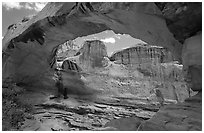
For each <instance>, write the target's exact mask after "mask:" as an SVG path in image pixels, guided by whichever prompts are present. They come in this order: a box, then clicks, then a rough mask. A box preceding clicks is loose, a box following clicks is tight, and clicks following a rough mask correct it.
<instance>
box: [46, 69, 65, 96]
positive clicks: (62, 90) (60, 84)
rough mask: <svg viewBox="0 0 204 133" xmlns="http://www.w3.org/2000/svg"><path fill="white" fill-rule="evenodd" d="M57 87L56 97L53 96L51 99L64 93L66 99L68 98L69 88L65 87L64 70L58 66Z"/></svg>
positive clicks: (56, 72) (56, 74) (56, 71)
mask: <svg viewBox="0 0 204 133" xmlns="http://www.w3.org/2000/svg"><path fill="white" fill-rule="evenodd" d="M54 76H55V79H56V80H55V87H56V88H57V95H56V96H54V97H51V98H50V99H54V98H58V97H60V95H61V94H63V96H64V99H67V98H68V97H67V89H66V88H64V85H63V78H62V72H61V70H60V69H58V68H56V69H55V74H54Z"/></svg>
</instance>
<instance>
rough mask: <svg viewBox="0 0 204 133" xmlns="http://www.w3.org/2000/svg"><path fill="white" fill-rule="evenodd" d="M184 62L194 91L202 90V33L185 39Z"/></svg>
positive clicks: (186, 73)
mask: <svg viewBox="0 0 204 133" xmlns="http://www.w3.org/2000/svg"><path fill="white" fill-rule="evenodd" d="M182 63H183V67H184V68H183V69H184V71H185V77H186V79H187V80H186V81H187V82H188V84H189V87H190V88H191V89H192V90H194V91H201V90H202V34H201V33H198V35H196V36H193V37H190V38H188V39H186V40H185V42H184V45H183V49H182Z"/></svg>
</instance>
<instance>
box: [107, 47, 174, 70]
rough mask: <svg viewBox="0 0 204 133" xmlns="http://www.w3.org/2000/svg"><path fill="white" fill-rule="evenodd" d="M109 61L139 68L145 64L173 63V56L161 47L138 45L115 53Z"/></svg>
mask: <svg viewBox="0 0 204 133" xmlns="http://www.w3.org/2000/svg"><path fill="white" fill-rule="evenodd" d="M110 59H111V60H112V61H115V62H117V63H121V64H125V65H131V66H133V65H134V66H139V65H140V64H145V63H154V64H157V63H165V62H170V61H173V56H172V54H171V52H170V51H168V50H167V49H165V48H162V47H157V46H150V45H138V46H135V47H130V48H127V49H124V50H121V51H117V52H115V53H114V54H113V55H112V56H111V57H110Z"/></svg>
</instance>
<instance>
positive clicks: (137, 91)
mask: <svg viewBox="0 0 204 133" xmlns="http://www.w3.org/2000/svg"><path fill="white" fill-rule="evenodd" d="M82 79H83V81H84V82H85V84H86V85H87V86H89V87H90V88H92V89H93V90H97V91H96V93H94V94H93V93H92V94H89V95H82V94H80V95H77V94H69V95H68V97H69V98H68V99H63V98H62V97H61V98H57V99H50V96H51V95H53V94H54V92H55V88H50V89H42V88H31V87H28V88H26V92H25V93H23V94H22V95H21V97H19V101H21V102H22V103H26V104H31V105H32V106H33V112H32V113H30V115H26V116H25V120H24V121H23V122H21V124H20V125H22V126H21V127H20V128H19V129H18V130H23V131H26V130H27V131H28V130H29V131H33V130H34V131H42V130H44V131H49V130H50V131H51V130H53V131H67V130H137V128H138V127H139V125H140V124H141V122H143V121H145V120H148V119H150V118H152V117H153V116H154V115H155V113H156V112H157V111H158V110H159V108H160V105H159V104H158V102H157V101H156V98H155V96H152V98H149V97H148V96H150V93H149V91H150V90H151V87H153V86H154V84H155V81H154V82H153V81H151V80H150V79H148V78H146V79H145V78H143V80H142V79H139V78H138V79H131V78H122V77H120V76H110V75H107V74H99V73H98V74H96V73H89V74H84V75H83V78H82ZM147 79H148V80H147ZM153 83H154V84H153ZM166 96H168V95H166ZM173 102H175V100H168V99H166V101H165V104H171V103H173ZM117 120H118V121H119V122H118V121H117ZM121 121H122V122H121ZM121 123H122V125H120V124H121ZM128 123H129V124H128ZM131 123H132V124H131ZM135 123H136V124H135ZM118 124H119V125H120V126H119V127H118V128H117V129H112V128H109V127H112V125H117V126H118ZM113 127H114V126H113Z"/></svg>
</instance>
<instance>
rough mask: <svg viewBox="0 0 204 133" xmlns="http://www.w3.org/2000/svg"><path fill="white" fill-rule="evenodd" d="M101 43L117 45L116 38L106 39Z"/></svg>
mask: <svg viewBox="0 0 204 133" xmlns="http://www.w3.org/2000/svg"><path fill="white" fill-rule="evenodd" d="M101 41H103V42H106V43H115V38H112V37H111V38H105V39H101Z"/></svg>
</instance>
